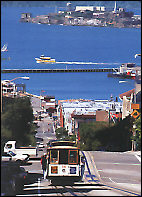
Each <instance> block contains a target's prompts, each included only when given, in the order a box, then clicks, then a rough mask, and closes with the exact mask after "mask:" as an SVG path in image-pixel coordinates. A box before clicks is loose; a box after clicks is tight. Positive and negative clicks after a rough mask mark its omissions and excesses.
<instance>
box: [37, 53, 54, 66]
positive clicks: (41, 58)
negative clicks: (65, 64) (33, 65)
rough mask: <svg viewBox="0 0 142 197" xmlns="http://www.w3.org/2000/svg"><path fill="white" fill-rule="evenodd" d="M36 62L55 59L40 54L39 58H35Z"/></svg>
mask: <svg viewBox="0 0 142 197" xmlns="http://www.w3.org/2000/svg"><path fill="white" fill-rule="evenodd" d="M35 60H36V62H37V63H46V64H47V63H55V62H56V61H55V59H51V57H45V56H44V55H41V56H40V58H35Z"/></svg>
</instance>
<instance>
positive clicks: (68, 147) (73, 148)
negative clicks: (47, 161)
mask: <svg viewBox="0 0 142 197" xmlns="http://www.w3.org/2000/svg"><path fill="white" fill-rule="evenodd" d="M51 149H72V150H78V149H79V148H78V147H75V146H51V147H48V148H47V150H51Z"/></svg>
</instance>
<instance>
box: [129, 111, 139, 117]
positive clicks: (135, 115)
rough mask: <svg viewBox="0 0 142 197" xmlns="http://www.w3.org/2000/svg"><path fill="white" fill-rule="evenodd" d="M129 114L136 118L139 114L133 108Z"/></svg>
mask: <svg viewBox="0 0 142 197" xmlns="http://www.w3.org/2000/svg"><path fill="white" fill-rule="evenodd" d="M131 115H132V116H133V117H134V118H137V117H138V116H139V115H140V113H139V112H138V111H137V110H136V109H135V110H134V111H133V112H132V113H131Z"/></svg>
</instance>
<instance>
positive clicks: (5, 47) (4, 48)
mask: <svg viewBox="0 0 142 197" xmlns="http://www.w3.org/2000/svg"><path fill="white" fill-rule="evenodd" d="M7 46H8V44H5V45H4V46H3V47H2V48H1V52H5V51H8V49H7Z"/></svg>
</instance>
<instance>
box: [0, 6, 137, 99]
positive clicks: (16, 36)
mask: <svg viewBox="0 0 142 197" xmlns="http://www.w3.org/2000/svg"><path fill="white" fill-rule="evenodd" d="M23 12H31V13H32V14H33V16H37V15H42V14H48V13H51V12H54V8H47V7H46V8H40V7H30V8H27V7H26V8H24V7H17V8H15V7H6V8H5V7H2V9H1V16H2V17H1V44H2V45H4V44H5V43H8V52H3V53H2V57H4V58H7V57H10V58H11V59H10V60H9V61H8V60H3V61H2V62H1V68H2V69H6V68H11V69H16V68H17V69H21V68H104V67H105V68H113V67H114V68H116V67H119V66H120V65H121V64H122V63H128V62H133V63H136V64H137V65H140V61H141V59H140V57H137V58H134V55H135V54H136V53H140V51H141V30H140V29H135V28H133V29H128V28H123V29H119V28H99V27H86V26H61V25H42V24H32V23H20V22H19V20H20V16H21V13H23ZM41 54H44V55H47V56H50V57H52V58H55V59H56V61H57V62H60V63H56V64H37V63H36V61H35V57H39V56H40V55H41ZM61 62H66V63H61ZM67 62H68V63H67ZM73 62H74V63H73ZM75 62H81V63H80V64H75ZM86 62H87V63H88V62H92V63H90V64H86ZM25 75H26V76H29V77H30V80H28V81H26V80H22V79H17V80H16V81H15V82H16V83H25V84H26V90H27V91H28V92H30V93H32V94H36V95H40V92H41V90H44V91H45V93H44V94H48V95H54V96H55V98H56V99H70V98H84V99H109V98H110V95H111V94H112V95H113V96H114V97H116V96H117V97H118V96H119V94H121V93H123V92H126V91H128V90H130V89H132V88H134V81H133V80H128V79H127V80H126V81H127V82H126V83H121V84H120V83H119V81H120V80H121V79H116V78H108V77H107V73H41V74H40V73H37V74H33V73H30V74H29V73H27V74H21V73H18V74H16V73H12V74H1V78H2V79H13V78H15V77H19V76H25Z"/></svg>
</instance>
